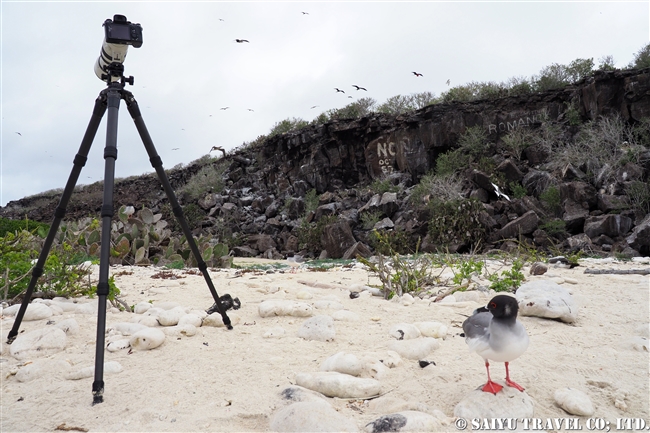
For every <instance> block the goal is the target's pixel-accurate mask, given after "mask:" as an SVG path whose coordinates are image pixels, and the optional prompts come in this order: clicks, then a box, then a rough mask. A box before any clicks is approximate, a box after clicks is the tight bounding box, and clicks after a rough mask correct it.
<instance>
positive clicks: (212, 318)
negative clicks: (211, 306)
mask: <svg viewBox="0 0 650 433" xmlns="http://www.w3.org/2000/svg"><path fill="white" fill-rule="evenodd" d="M227 315H228V318H229V319H230V324H231V325H232V326H235V325H237V324H238V323H239V322H240V321H241V317H240V316H238V315H235V314H232V312H229V313H228V314H227ZM201 326H214V327H216V328H223V327H225V326H226V325H224V324H223V318H222V317H221V314H219V313H212V314H210V315H208V316H206V317H205V318H204V319H203V323H202V324H201Z"/></svg>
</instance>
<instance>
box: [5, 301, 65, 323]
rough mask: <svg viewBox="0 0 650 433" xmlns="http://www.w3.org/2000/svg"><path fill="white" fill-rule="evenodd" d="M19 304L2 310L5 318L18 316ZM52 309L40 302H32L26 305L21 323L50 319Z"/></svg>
mask: <svg viewBox="0 0 650 433" xmlns="http://www.w3.org/2000/svg"><path fill="white" fill-rule="evenodd" d="M20 305H21V304H14V305H12V306H11V307H7V308H5V309H4V310H3V312H2V313H3V314H4V315H5V316H9V317H11V316H15V315H16V314H18V310H19V309H20ZM52 314H53V313H52V309H51V308H50V307H48V306H47V305H45V304H43V303H40V302H32V303H30V304H27V310H25V315H24V316H23V321H25V322H31V321H34V320H42V319H47V318H49V317H52Z"/></svg>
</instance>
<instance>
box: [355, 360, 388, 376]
mask: <svg viewBox="0 0 650 433" xmlns="http://www.w3.org/2000/svg"><path fill="white" fill-rule="evenodd" d="M364 361H365V363H364V364H363V371H362V372H361V376H362V377H371V378H373V379H376V380H382V379H384V378H385V377H386V375H387V374H388V371H389V370H390V369H389V368H388V367H387V366H386V365H385V364H384V363H383V362H382V361H383V359H382V360H379V359H370V360H368V359H367V358H365V359H364Z"/></svg>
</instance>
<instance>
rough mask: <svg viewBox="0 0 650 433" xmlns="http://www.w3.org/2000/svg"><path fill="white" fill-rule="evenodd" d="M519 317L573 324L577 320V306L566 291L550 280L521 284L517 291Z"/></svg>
mask: <svg viewBox="0 0 650 433" xmlns="http://www.w3.org/2000/svg"><path fill="white" fill-rule="evenodd" d="M516 298H517V303H518V304H519V314H520V315H521V316H537V317H543V318H546V319H559V320H561V321H562V322H566V323H573V322H575V321H576V319H577V318H578V306H577V305H576V303H575V301H574V300H573V297H572V296H571V294H570V293H569V291H568V290H567V289H565V288H564V287H562V286H560V285H559V284H557V283H555V282H553V281H551V280H538V281H531V282H528V283H525V284H522V285H521V286H519V288H518V289H517V293H516Z"/></svg>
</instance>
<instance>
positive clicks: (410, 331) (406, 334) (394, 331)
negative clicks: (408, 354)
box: [388, 323, 421, 340]
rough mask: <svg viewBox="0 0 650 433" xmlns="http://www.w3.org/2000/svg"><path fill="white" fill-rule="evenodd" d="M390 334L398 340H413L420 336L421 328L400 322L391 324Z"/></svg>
mask: <svg viewBox="0 0 650 433" xmlns="http://www.w3.org/2000/svg"><path fill="white" fill-rule="evenodd" d="M388 335H390V336H391V337H393V338H395V339H397V340H412V339H414V338H419V337H420V335H421V334H420V330H419V329H418V328H417V327H416V326H415V325H411V324H409V323H398V324H397V325H393V326H391V328H390V330H389V331H388Z"/></svg>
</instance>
